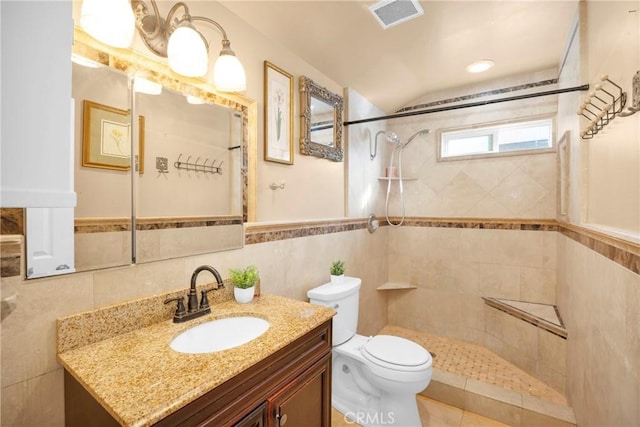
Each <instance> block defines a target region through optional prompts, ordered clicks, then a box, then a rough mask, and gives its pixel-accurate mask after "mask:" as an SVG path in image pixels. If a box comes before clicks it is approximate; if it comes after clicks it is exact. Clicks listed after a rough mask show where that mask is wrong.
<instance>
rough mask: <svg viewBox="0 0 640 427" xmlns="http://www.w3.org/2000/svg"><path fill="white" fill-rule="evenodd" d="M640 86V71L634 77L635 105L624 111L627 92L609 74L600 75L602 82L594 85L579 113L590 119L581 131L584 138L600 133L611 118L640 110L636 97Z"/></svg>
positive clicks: (628, 114)
mask: <svg viewBox="0 0 640 427" xmlns="http://www.w3.org/2000/svg"><path fill="white" fill-rule="evenodd" d="M638 86H640V72H638V73H636V76H635V77H634V79H633V88H634V89H633V91H634V105H633V107H629V108H628V109H627V110H628V111H626V112H625V111H624V107H625V105H626V104H627V94H626V92H624V91H623V90H622V87H620V86H619V85H618V84H616V83H615V82H613V81H612V80H611V79H609V76H608V75H606V74H603V75H602V76H600V82H599V83H597V84H596V85H594V89H595V90H593V91H592V92H589V96H587V98H585V100H584V101H583V102H582V104H581V105H580V107H579V108H578V111H577V114H578V115H580V116H582V117H584V118H586V119H587V120H589V123H588V124H587V126H586V127H585V128H584V129H583V130H582V132H580V137H581V138H582V139H591V138H593V137H594V136H596V135H597V134H598V132H600V131H601V130H602V129H604V127H605V126H607V125H608V124H609V123H610V122H611V120H613V119H615V118H616V116H618V115H619V116H621V117H626V116H630V115H632V114H634V113H636V112H638V111H640V108H639V107H640V105H636V102H637V103H639V104H640V100H637V101H636V99H635V97H636V92H638V91H639V90H640V89H638Z"/></svg>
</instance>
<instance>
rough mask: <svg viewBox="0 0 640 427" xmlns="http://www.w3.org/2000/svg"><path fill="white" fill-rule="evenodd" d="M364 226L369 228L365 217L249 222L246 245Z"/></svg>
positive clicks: (245, 238) (246, 229)
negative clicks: (268, 222) (288, 221)
mask: <svg viewBox="0 0 640 427" xmlns="http://www.w3.org/2000/svg"><path fill="white" fill-rule="evenodd" d="M364 228H367V220H366V219H364V218H358V219H339V220H327V221H312V222H290V223H286V224H266V225H262V224H256V225H248V224H247V225H245V236H244V243H245V245H251V244H254V243H266V242H274V241H277V240H286V239H295V238H298V237H307V236H318V235H322V234H331V233H341V232H343V231H352V230H361V229H364Z"/></svg>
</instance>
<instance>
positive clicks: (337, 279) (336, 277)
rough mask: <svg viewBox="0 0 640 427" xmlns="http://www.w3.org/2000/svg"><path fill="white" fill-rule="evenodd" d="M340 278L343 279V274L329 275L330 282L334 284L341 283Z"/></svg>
mask: <svg viewBox="0 0 640 427" xmlns="http://www.w3.org/2000/svg"><path fill="white" fill-rule="evenodd" d="M342 279H344V274H341V275H339V276H334V275H333V274H332V275H331V283H333V284H334V285H339V284H340V283H342Z"/></svg>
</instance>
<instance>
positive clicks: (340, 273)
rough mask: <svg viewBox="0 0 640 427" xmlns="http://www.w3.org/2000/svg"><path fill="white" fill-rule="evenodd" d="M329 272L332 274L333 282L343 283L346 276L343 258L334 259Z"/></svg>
mask: <svg viewBox="0 0 640 427" xmlns="http://www.w3.org/2000/svg"><path fill="white" fill-rule="evenodd" d="M329 273H330V274H331V283H333V284H334V285H335V284H338V283H341V282H342V278H343V277H344V262H342V261H341V260H338V261H333V262H332V263H331V268H330V269H329Z"/></svg>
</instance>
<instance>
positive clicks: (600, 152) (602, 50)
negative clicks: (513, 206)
mask: <svg viewBox="0 0 640 427" xmlns="http://www.w3.org/2000/svg"><path fill="white" fill-rule="evenodd" d="M586 6H587V7H586V19H585V20H584V23H585V24H586V25H585V27H586V28H584V29H583V30H584V31H583V32H582V35H583V36H584V38H585V42H586V45H587V51H588V54H587V57H586V61H585V62H583V65H585V66H586V67H587V70H588V81H589V83H591V84H592V85H593V84H595V83H598V82H599V81H600V76H601V75H603V74H607V75H608V76H609V78H610V79H611V80H612V81H614V82H615V83H617V84H618V85H620V86H622V87H623V89H624V90H625V91H626V92H627V93H628V95H629V100H628V101H627V105H631V94H632V91H631V79H632V78H633V76H634V74H635V73H636V72H637V71H638V70H640V37H638V34H640V1H637V0H636V1H626V2H598V1H589V2H587V4H586ZM633 10H635V12H631V11H633ZM605 87H606V88H609V89H610V91H611V90H612V89H613V86H611V85H609V84H608V83H605ZM600 93H602V92H600ZM612 93H615V92H612ZM586 123H587V121H586V119H583V120H581V126H582V127H584V126H585V125H586ZM583 149H585V150H587V151H588V163H587V168H588V172H587V179H588V181H587V182H586V185H587V194H586V197H587V201H586V203H587V211H586V217H584V218H582V220H583V221H584V222H587V223H590V224H594V225H600V226H605V227H610V228H615V229H618V230H621V231H624V232H627V233H631V234H632V235H633V236H635V238H636V239H639V240H640V167H638V165H640V114H635V115H634V116H631V117H617V118H616V119H614V121H613V122H612V123H610V124H609V125H608V126H607V127H605V129H604V130H603V131H601V132H600V133H598V135H596V137H595V138H593V139H591V140H588V141H587V142H584V143H583Z"/></svg>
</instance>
